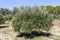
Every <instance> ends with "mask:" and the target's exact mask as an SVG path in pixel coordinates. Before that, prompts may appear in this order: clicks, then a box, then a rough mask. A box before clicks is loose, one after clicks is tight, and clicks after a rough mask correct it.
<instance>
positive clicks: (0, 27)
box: [0, 26, 9, 28]
mask: <svg viewBox="0 0 60 40" xmlns="http://www.w3.org/2000/svg"><path fill="white" fill-rule="evenodd" d="M7 27H9V26H0V28H7Z"/></svg>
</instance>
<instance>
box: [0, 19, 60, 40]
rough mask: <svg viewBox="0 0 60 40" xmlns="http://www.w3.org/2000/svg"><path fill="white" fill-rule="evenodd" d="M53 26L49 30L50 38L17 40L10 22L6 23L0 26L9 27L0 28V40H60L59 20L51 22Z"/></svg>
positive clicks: (18, 39)
mask: <svg viewBox="0 0 60 40" xmlns="http://www.w3.org/2000/svg"><path fill="white" fill-rule="evenodd" d="M52 23H53V24H54V26H53V27H52V28H51V29H50V31H49V32H50V33H52V34H53V35H52V36H50V37H43V36H40V37H34V38H33V39H25V38H24V37H22V38H18V37H16V35H17V33H16V32H14V30H13V28H12V26H11V21H6V22H5V24H1V25H0V26H9V27H5V28H0V40H60V20H55V21H54V22H52Z"/></svg>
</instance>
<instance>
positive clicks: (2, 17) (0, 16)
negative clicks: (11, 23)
mask: <svg viewBox="0 0 60 40" xmlns="http://www.w3.org/2000/svg"><path fill="white" fill-rule="evenodd" d="M4 22H5V18H4V16H3V15H2V14H0V24H2V23H4Z"/></svg>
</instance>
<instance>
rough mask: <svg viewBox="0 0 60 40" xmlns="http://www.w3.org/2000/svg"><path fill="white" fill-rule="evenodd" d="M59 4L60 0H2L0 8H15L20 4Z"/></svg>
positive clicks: (0, 0)
mask: <svg viewBox="0 0 60 40" xmlns="http://www.w3.org/2000/svg"><path fill="white" fill-rule="evenodd" d="M34 5H38V6H47V5H52V6H57V5H60V0H0V8H8V9H13V7H20V6H34Z"/></svg>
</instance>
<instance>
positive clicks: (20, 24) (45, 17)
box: [12, 7, 53, 33]
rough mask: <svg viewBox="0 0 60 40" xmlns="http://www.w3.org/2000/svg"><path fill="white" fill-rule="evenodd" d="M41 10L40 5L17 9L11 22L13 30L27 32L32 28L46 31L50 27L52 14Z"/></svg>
mask: <svg viewBox="0 0 60 40" xmlns="http://www.w3.org/2000/svg"><path fill="white" fill-rule="evenodd" d="M43 10H44V9H41V8H40V7H32V8H30V7H25V8H24V7H23V8H22V9H19V11H18V12H17V13H16V16H15V18H14V20H13V23H12V25H13V28H14V30H15V31H18V32H20V31H22V32H27V33H30V32H31V31H33V30H34V29H35V30H41V29H42V30H46V31H48V30H49V29H50V28H51V27H52V23H51V22H52V20H53V15H51V14H48V13H46V12H45V11H43Z"/></svg>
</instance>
